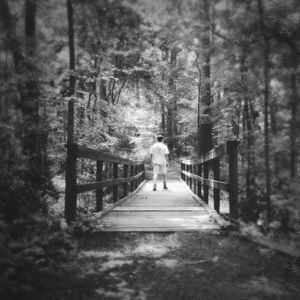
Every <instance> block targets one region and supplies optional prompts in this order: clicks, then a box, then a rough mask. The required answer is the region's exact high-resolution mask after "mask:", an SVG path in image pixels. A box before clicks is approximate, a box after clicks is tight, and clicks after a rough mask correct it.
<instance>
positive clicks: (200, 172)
mask: <svg viewBox="0 0 300 300" xmlns="http://www.w3.org/2000/svg"><path fill="white" fill-rule="evenodd" d="M197 175H198V176H199V177H202V165H201V164H199V165H198V174H197ZM201 187H202V184H201V181H198V191H197V196H198V197H199V198H201Z"/></svg>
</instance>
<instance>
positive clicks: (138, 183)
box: [137, 165, 141, 187]
mask: <svg viewBox="0 0 300 300" xmlns="http://www.w3.org/2000/svg"><path fill="white" fill-rule="evenodd" d="M140 172H141V165H138V166H137V174H139V173H140ZM140 183H141V177H139V178H138V180H137V187H138V186H139V185H140Z"/></svg>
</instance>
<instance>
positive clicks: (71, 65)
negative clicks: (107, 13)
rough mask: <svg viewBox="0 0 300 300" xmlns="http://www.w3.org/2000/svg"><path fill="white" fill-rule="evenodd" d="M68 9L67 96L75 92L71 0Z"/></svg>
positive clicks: (68, 0)
mask: <svg viewBox="0 0 300 300" xmlns="http://www.w3.org/2000/svg"><path fill="white" fill-rule="evenodd" d="M67 10H68V35H69V68H70V79H69V80H70V81H69V96H72V95H74V93H75V82H76V78H75V74H74V72H75V43H74V13H73V5H72V0H67Z"/></svg>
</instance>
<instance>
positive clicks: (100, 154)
mask: <svg viewBox="0 0 300 300" xmlns="http://www.w3.org/2000/svg"><path fill="white" fill-rule="evenodd" d="M66 148H67V158H66V194H65V218H66V221H67V222H68V223H70V222H72V221H74V220H75V219H76V210H77V194H78V193H84V192H88V191H93V190H96V211H102V210H103V196H104V191H103V188H104V187H110V186H112V187H113V202H114V203H115V202H117V201H118V200H119V196H120V195H119V187H120V185H121V184H122V187H123V193H122V196H121V198H123V197H126V196H127V195H128V193H129V191H130V192H133V191H134V190H135V189H136V188H137V187H138V186H139V185H140V184H141V182H142V181H143V180H145V163H144V161H132V160H129V159H125V158H122V157H120V156H118V155H114V154H111V153H108V152H104V151H99V150H95V149H91V148H88V147H86V146H83V145H78V144H76V143H74V101H73V100H70V101H69V107H68V141H67V144H66ZM78 158H84V159H91V160H95V161H96V181H94V182H90V183H85V184H77V159H78ZM120 165H122V171H123V172H122V173H123V174H122V177H120V175H121V174H119V169H120V168H119V167H120ZM105 171H106V172H107V171H111V172H107V173H112V177H113V178H110V179H105V180H103V179H104V173H105ZM105 177H107V176H105Z"/></svg>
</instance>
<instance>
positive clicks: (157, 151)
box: [150, 142, 169, 165]
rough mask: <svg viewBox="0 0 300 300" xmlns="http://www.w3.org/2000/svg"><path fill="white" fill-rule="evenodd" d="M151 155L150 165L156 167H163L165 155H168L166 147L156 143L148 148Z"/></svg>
mask: <svg viewBox="0 0 300 300" xmlns="http://www.w3.org/2000/svg"><path fill="white" fill-rule="evenodd" d="M150 154H152V163H153V164H157V165H165V164H166V163H167V160H166V155H167V154H169V149H168V147H167V146H166V145H165V144H164V143H162V142H156V143H155V144H153V145H152V146H151V148H150Z"/></svg>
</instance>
